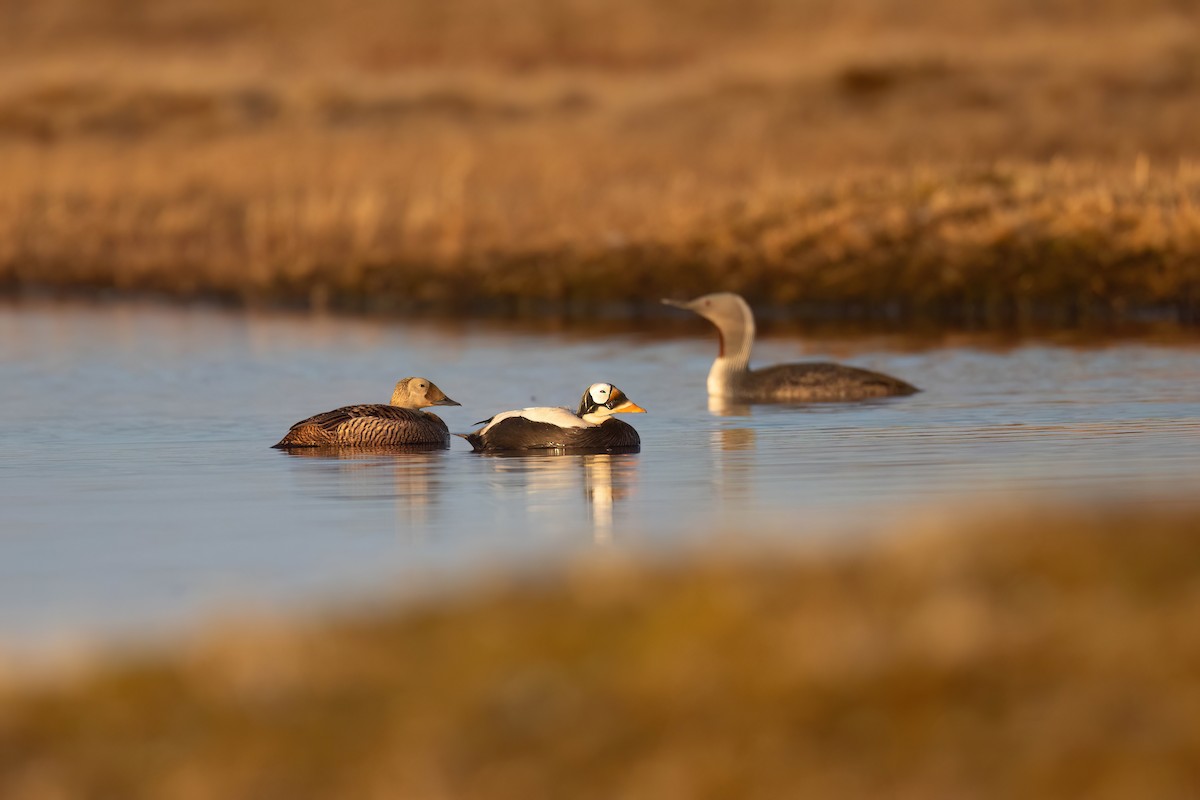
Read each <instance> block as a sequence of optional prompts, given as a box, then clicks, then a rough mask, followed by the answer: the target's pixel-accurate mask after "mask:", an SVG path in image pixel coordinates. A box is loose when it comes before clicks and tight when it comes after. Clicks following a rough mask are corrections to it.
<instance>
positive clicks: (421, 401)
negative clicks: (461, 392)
mask: <svg viewBox="0 0 1200 800" xmlns="http://www.w3.org/2000/svg"><path fill="white" fill-rule="evenodd" d="M392 405H394V406H399V407H401V408H425V407H427V406H457V405H460V404H459V403H456V402H454V401H453V400H451V399H450V398H449V397H446V393H445V392H443V391H442V390H441V389H439V388H438V387H437V385H436V384H434V382H433V381H431V380H429V378H403V379H401V380H398V381H396V390H395V391H394V392H392Z"/></svg>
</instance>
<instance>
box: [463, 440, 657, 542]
mask: <svg viewBox="0 0 1200 800" xmlns="http://www.w3.org/2000/svg"><path fill="white" fill-rule="evenodd" d="M483 457H484V458H486V459H488V461H489V462H490V463H491V464H492V465H493V468H494V469H495V473H496V478H497V479H496V481H495V482H494V483H493V486H494V488H496V489H497V490H498V491H501V492H503V493H505V494H506V495H507V494H510V493H511V492H512V491H513V489H514V488H520V489H523V490H524V495H525V498H526V505H525V511H526V513H528V514H530V515H533V516H538V517H545V516H546V515H551V516H553V515H554V514H555V513H557V512H559V511H560V510H561V509H562V508H563V507H564V506H569V505H570V504H569V502H568V501H566V500H565V498H567V497H568V493H569V492H570V491H571V490H573V489H575V488H576V487H579V486H582V488H583V497H584V501H585V504H586V506H587V514H588V522H589V524H590V526H591V531H592V541H593V542H594V543H595V544H597V545H601V546H607V545H610V544H612V542H613V529H614V518H615V510H616V505H617V501H620V500H623V499H624V498H626V497H628V496H630V495H631V494H632V493H633V489H634V486H635V485H636V484H637V469H638V455H637V454H636V453H570V454H564V453H545V452H541V453H529V452H525V453H517V452H498V453H488V454H486V455H484V456H483ZM563 524H564V525H567V526H569V525H571V524H572V523H571V522H570V521H569V520H564V521H563Z"/></svg>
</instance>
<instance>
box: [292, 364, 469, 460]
mask: <svg viewBox="0 0 1200 800" xmlns="http://www.w3.org/2000/svg"><path fill="white" fill-rule="evenodd" d="M456 405H459V404H458V403H456V402H454V401H453V400H451V399H450V398H449V397H447V396H446V394H445V392H443V391H442V390H441V389H439V388H438V387H437V386H435V385H434V383H433V381H431V380H429V379H428V378H404V379H403V380H400V381H397V382H396V389H395V391H393V392H392V401H391V404H390V405H384V404H382V403H367V404H363V405H357V406H343V407H342V408H335V409H334V410H333V411H326V412H325V413H323V414H317V415H316V416H312V417H309V418H308V419H305V420H301V421H300V422H297V423H296V424H295V425H293V426H292V429H291V430H289V431H288V432H287V436H284V437H283V439H282V440H280V442H279V444H276V445H273V446H274V447H392V446H404V445H436V446H440V447H443V448H444V447H449V446H450V431H449V429H448V428H447V427H446V423H444V422H442V420H441V418H440V417H438V416H437V415H436V414H430V413H429V412H427V411H421V409H422V408H425V407H427V406H456Z"/></svg>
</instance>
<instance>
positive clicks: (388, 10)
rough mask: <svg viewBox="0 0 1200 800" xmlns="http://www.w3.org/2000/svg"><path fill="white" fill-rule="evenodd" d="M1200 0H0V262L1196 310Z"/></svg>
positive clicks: (598, 295) (17, 284)
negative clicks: (1199, 16) (1199, 27)
mask: <svg viewBox="0 0 1200 800" xmlns="http://www.w3.org/2000/svg"><path fill="white" fill-rule="evenodd" d="M1195 12H1196V8H1195V4H1194V3H1190V2H1167V1H1166V0H1154V1H1151V2H1131V1H1129V0H1110V1H1109V2H1098V3H1085V2H1072V1H1070V0H1059V1H1057V2H1054V1H1052V2H1046V3H1032V2H1028V3H1026V2H1010V1H1009V0H980V1H979V2H973V3H967V4H961V3H955V2H949V0H925V2H921V3H907V2H899V1H898V0H896V1H894V2H889V1H888V0H869V1H868V0H850V1H849V2H837V3H834V2H817V1H816V0H808V1H806V2H791V1H789V0H749V1H748V2H733V0H688V1H686V2H685V1H684V0H674V1H668V2H660V3H643V2H635V1H634V0H609V1H605V2H601V1H600V0H565V1H564V2H550V1H549V0H518V2H499V1H498V0H462V2H456V3H453V4H435V3H416V2H414V3H397V2H383V0H365V1H364V2H358V3H354V4H349V5H347V4H342V3H334V2H332V1H331V0H301V1H300V2H283V0H251V1H250V2H244V3H243V2H233V1H232V0H216V1H215V2H198V1H196V2H190V1H189V0H170V1H169V2H133V1H131V0H107V1H105V2H86V1H85V0H48V2H43V3H36V4H28V3H22V2H16V0H0V164H2V167H3V174H4V181H3V182H2V183H0V287H2V288H3V289H5V290H7V291H9V292H10V293H11V292H30V291H53V292H61V291H68V292H78V291H85V292H90V291H94V290H97V289H103V290H116V291H124V292H152V293H160V294H166V295H171V296H177V297H184V298H197V297H207V298H219V299H221V300H224V301H229V302H234V303H244V304H254V305H277V304H287V305H301V306H318V307H329V306H332V307H336V308H344V309H360V310H375V311H383V312H387V311H396V310H406V311H414V310H427V311H433V312H447V311H449V312H456V313H496V312H515V313H520V312H522V311H528V310H529V309H530V308H537V309H539V311H540V312H542V313H545V312H546V311H547V310H549V311H550V312H551V313H555V314H561V315H574V316H590V315H594V314H597V313H603V312H605V310H606V309H607V310H611V309H612V308H614V307H619V308H622V309H625V310H627V311H628V310H632V312H633V313H639V312H642V311H645V312H647V313H648V311H649V308H650V306H649V305H648V303H652V302H654V301H656V300H657V298H658V297H659V296H661V295H663V294H693V293H699V292H702V291H708V290H712V289H716V288H725V289H733V290H737V291H741V292H743V293H745V294H746V295H748V296H749V297H750V298H751V299H752V300H754V301H756V302H759V303H765V302H773V303H777V304H780V305H786V306H788V307H789V308H790V309H791V310H792V311H793V312H794V313H796V314H800V315H808V316H811V317H814V318H817V317H823V316H853V317H860V318H879V319H885V320H890V321H892V322H899V323H903V324H907V323H911V322H913V321H933V322H935V323H949V324H957V323H968V324H983V325H996V326H1003V325H1011V324H1013V323H1023V322H1032V321H1043V322H1049V323H1050V324H1056V325H1067V326H1070V325H1076V324H1079V323H1080V322H1081V321H1082V322H1086V321H1088V320H1100V321H1107V320H1112V319H1121V318H1128V317H1131V316H1144V315H1145V314H1147V313H1152V314H1154V315H1157V316H1159V317H1161V318H1166V319H1169V320H1174V321H1183V322H1194V321H1195V320H1196V315H1197V309H1198V307H1200V210H1198V208H1200V148H1198V146H1197V144H1196V138H1195V136H1194V131H1196V130H1198V129H1200V37H1197V36H1196V35H1195V34H1196V28H1195V20H1196V13H1195Z"/></svg>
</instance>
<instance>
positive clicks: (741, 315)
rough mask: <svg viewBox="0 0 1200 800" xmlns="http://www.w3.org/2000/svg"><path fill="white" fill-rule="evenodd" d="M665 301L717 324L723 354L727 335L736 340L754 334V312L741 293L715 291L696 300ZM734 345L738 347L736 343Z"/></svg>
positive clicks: (666, 303) (669, 304) (664, 301)
mask: <svg viewBox="0 0 1200 800" xmlns="http://www.w3.org/2000/svg"><path fill="white" fill-rule="evenodd" d="M663 303H664V304H665V305H668V306H674V307H675V308H685V309H687V310H688V311H691V312H693V313H695V314H699V315H700V316H702V317H704V318H705V319H706V320H708V321H709V322H711V323H712V324H713V325H716V326H717V331H718V332H719V333H720V336H721V354H722V355H724V354H725V337H726V336H730V337H732V339H733V341H734V342H737V341H742V340H743V339H744V337H747V336H749V337H753V336H754V313H753V312H752V311H751V310H750V306H749V305H748V304H747V303H746V301H745V300H743V299H742V296H741V295H739V294H734V293H733V292H715V293H713V294H706V295H703V296H701V297H697V298H696V299H695V300H670V299H664V300H663ZM733 346H734V347H736V344H735V345H733Z"/></svg>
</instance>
